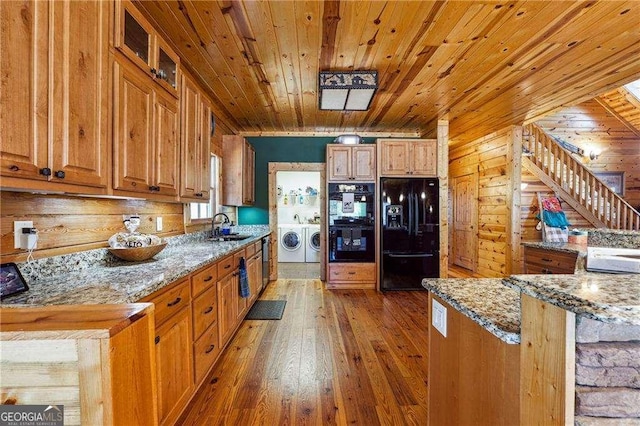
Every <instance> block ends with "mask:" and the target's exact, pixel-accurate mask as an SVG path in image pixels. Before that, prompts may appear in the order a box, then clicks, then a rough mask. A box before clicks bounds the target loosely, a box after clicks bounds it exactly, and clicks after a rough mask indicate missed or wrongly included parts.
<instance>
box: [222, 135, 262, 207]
mask: <svg viewBox="0 0 640 426" xmlns="http://www.w3.org/2000/svg"><path fill="white" fill-rule="evenodd" d="M255 162H256V157H255V151H254V150H253V147H252V146H251V145H250V144H249V142H247V141H246V139H245V138H243V137H242V136H236V135H224V136H223V137H222V179H223V182H224V194H223V202H222V204H224V205H227V206H251V205H253V203H254V201H255V183H254V179H255Z"/></svg>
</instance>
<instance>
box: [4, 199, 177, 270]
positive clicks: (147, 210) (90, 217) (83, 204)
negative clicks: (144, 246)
mask: <svg viewBox="0 0 640 426" xmlns="http://www.w3.org/2000/svg"><path fill="white" fill-rule="evenodd" d="M0 197H1V199H0V201H1V202H2V204H1V208H0V219H1V222H0V224H1V229H2V237H1V240H0V250H1V251H0V253H1V257H2V262H22V261H24V260H26V253H25V251H24V250H18V249H14V248H13V221H15V220H31V221H33V225H34V227H36V228H37V229H38V231H39V234H38V246H37V249H36V250H35V251H34V257H35V258H42V257H48V256H55V255H59V254H65V253H72V252H78V251H83V250H90V249H95V248H99V247H106V246H107V240H108V239H109V237H111V236H112V235H113V234H115V233H116V232H121V231H124V230H125V228H124V225H123V224H122V215H123V214H136V213H137V214H139V215H140V218H141V222H142V223H141V226H140V228H139V230H140V232H142V233H149V234H155V235H158V236H160V237H166V236H170V235H179V234H183V233H184V232H185V231H184V230H185V226H184V217H183V216H184V213H183V204H180V203H163V202H155V201H146V200H122V199H106V198H88V197H69V196H64V195H41V194H29V193H20V192H9V191H0ZM157 217H162V225H163V230H162V232H156V218H157Z"/></svg>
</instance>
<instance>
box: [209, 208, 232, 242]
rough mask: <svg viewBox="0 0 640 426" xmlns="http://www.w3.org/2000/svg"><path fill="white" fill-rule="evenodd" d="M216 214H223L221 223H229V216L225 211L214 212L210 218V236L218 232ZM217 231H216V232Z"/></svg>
mask: <svg viewBox="0 0 640 426" xmlns="http://www.w3.org/2000/svg"><path fill="white" fill-rule="evenodd" d="M218 216H224V221H223V222H222V223H229V222H230V220H229V216H227V215H226V214H225V213H216V214H214V215H213V217H212V218H211V236H212V237H215V236H217V235H218V234H219V230H218V229H216V217H218ZM216 231H218V232H216Z"/></svg>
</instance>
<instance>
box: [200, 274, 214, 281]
mask: <svg viewBox="0 0 640 426" xmlns="http://www.w3.org/2000/svg"><path fill="white" fill-rule="evenodd" d="M212 279H213V277H212V276H211V275H209V276H208V277H207V278H205V279H204V280H202V281H204V282H205V283H206V282H207V281H211V280H212Z"/></svg>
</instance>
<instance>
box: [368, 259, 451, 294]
mask: <svg viewBox="0 0 640 426" xmlns="http://www.w3.org/2000/svg"><path fill="white" fill-rule="evenodd" d="M381 269H382V270H383V271H384V273H383V274H382V281H381V288H382V289H383V290H424V288H423V287H422V279H423V278H437V277H439V276H440V256H439V252H437V251H435V252H433V253H404V254H403V253H384V254H383V255H382V268H381Z"/></svg>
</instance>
